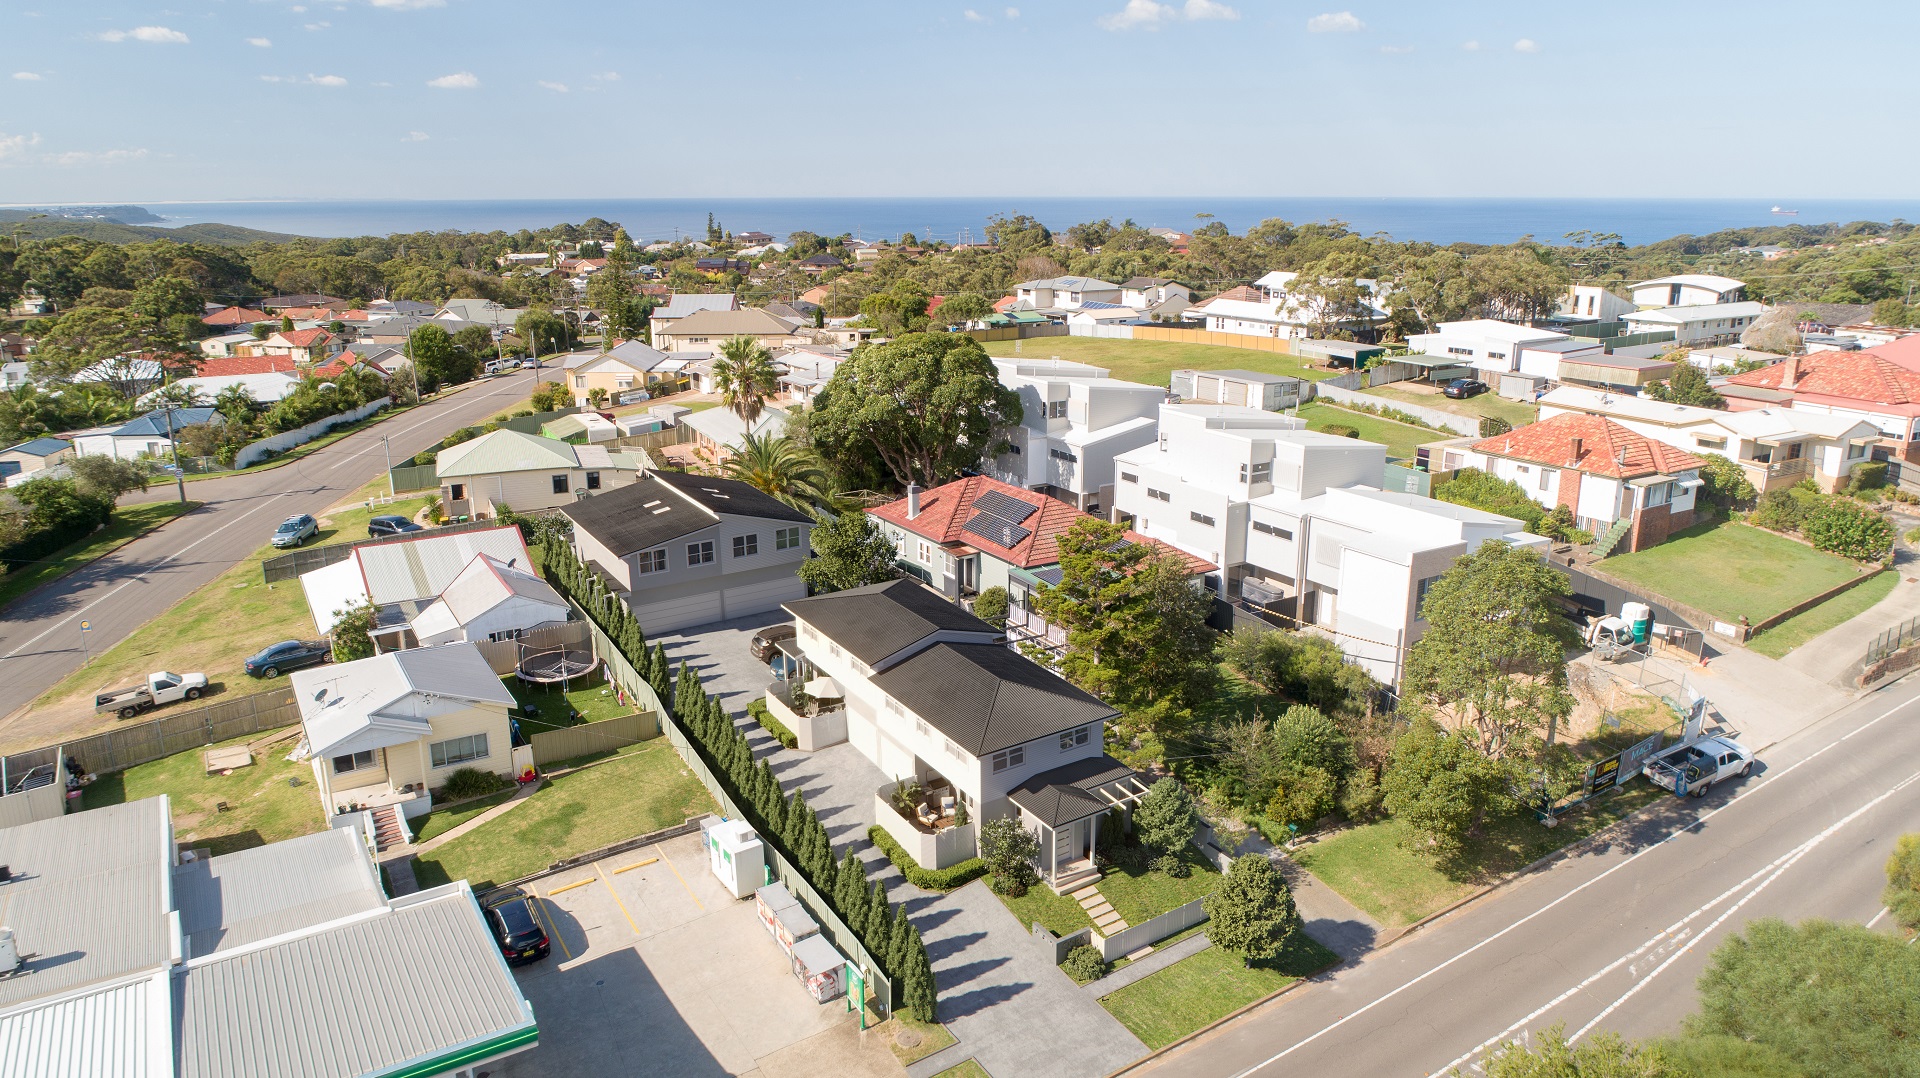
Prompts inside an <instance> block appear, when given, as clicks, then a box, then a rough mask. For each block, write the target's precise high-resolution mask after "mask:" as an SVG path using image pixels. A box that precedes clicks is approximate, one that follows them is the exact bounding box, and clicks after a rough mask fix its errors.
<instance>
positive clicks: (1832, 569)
mask: <svg viewBox="0 0 1920 1078" xmlns="http://www.w3.org/2000/svg"><path fill="white" fill-rule="evenodd" d="M1600 568H1601V569H1603V570H1605V571H1606V572H1607V573H1609V574H1611V575H1613V576H1617V577H1622V578H1624V579H1626V580H1631V581H1633V582H1634V583H1636V584H1641V585H1644V586H1646V587H1648V588H1652V589H1653V590H1654V591H1657V592H1659V593H1660V594H1662V595H1665V596H1667V597H1668V598H1671V599H1678V600H1679V601H1680V602H1683V603H1686V604H1688V605H1690V606H1695V607H1698V608H1700V609H1701V610H1704V611H1706V612H1707V613H1709V614H1712V615H1713V616H1714V617H1717V618H1721V619H1724V620H1726V621H1734V620H1737V619H1739V618H1741V617H1745V618H1747V619H1748V620H1750V621H1753V622H1760V621H1764V620H1766V619H1767V618H1770V617H1772V616H1774V615H1775V614H1778V613H1780V612H1781V611H1782V610H1785V609H1787V608H1788V607H1790V606H1792V605H1794V604H1795V603H1799V602H1804V601H1805V600H1807V599H1811V598H1813V597H1814V596H1816V595H1818V594H1820V593H1821V592H1823V591H1826V590H1827V589H1829V588H1833V587H1837V586H1839V585H1841V584H1844V583H1846V582H1847V581H1848V580H1850V579H1852V578H1853V577H1854V576H1856V575H1857V574H1858V573H1859V569H1858V568H1857V567H1855V565H1854V564H1853V563H1852V562H1850V561H1848V560H1847V559H1845V558H1841V557H1835V556H1834V555H1832V554H1823V553H1821V552H1820V551H1818V550H1815V549H1813V548H1812V547H1809V546H1803V545H1801V544H1799V543H1796V542H1794V541H1793V540H1791V539H1788V538H1786V537H1785V536H1780V535H1775V534H1773V533H1772V532H1769V531H1763V530H1762V529H1760V528H1756V527H1753V526H1752V525H1749V524H1736V523H1733V522H1731V521H1716V522H1713V523H1709V524H1696V525H1694V526H1693V527H1691V528H1685V529H1682V530H1681V531H1678V532H1675V533H1674V534H1673V535H1672V536H1670V537H1668V539H1667V541H1666V542H1664V543H1661V544H1659V545H1658V546H1654V547H1650V548H1648V549H1646V550H1642V551H1640V552H1639V553H1636V554H1621V555H1618V556H1617V557H1612V558H1608V559H1607V560H1606V561H1604V562H1602V563H1601V565H1600Z"/></svg>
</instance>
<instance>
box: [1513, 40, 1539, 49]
mask: <svg viewBox="0 0 1920 1078" xmlns="http://www.w3.org/2000/svg"><path fill="white" fill-rule="evenodd" d="M1513 51H1514V52H1539V51H1540V43H1539V42H1538V41H1535V40H1534V39H1532V38H1530V37H1523V38H1521V39H1520V40H1518V41H1516V42H1514V43H1513Z"/></svg>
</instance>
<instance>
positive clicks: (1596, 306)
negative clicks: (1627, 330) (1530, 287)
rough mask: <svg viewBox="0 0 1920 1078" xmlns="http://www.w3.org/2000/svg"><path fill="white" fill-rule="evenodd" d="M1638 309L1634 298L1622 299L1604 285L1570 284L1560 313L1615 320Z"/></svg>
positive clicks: (1563, 297) (1604, 320)
mask: <svg viewBox="0 0 1920 1078" xmlns="http://www.w3.org/2000/svg"><path fill="white" fill-rule="evenodd" d="M1638 309H1639V308H1638V307H1637V306H1635V304H1634V302H1633V301H1632V300H1630V299H1621V298H1620V297H1619V296H1616V295H1614V294H1613V293H1612V292H1611V291H1609V290H1608V289H1607V288H1606V286H1604V285H1597V284H1576V285H1569V286H1568V287H1567V294H1566V295H1564V296H1562V297H1560V313H1561V314H1563V315H1566V316H1568V317H1569V318H1583V319H1591V320H1593V321H1595V322H1615V321H1618V320H1619V319H1620V316H1621V315H1623V314H1627V313H1629V312H1631V311H1635V310H1638Z"/></svg>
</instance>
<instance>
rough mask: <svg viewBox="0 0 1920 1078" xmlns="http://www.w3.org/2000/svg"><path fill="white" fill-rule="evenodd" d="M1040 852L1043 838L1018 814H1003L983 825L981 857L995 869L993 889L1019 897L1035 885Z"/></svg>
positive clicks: (981, 829)
mask: <svg viewBox="0 0 1920 1078" xmlns="http://www.w3.org/2000/svg"><path fill="white" fill-rule="evenodd" d="M1039 856H1040V840H1039V839H1037V838H1035V837H1034V835H1033V832H1031V831H1029V830H1027V829H1026V827H1024V826H1022V825H1021V823H1020V819H1019V817H1017V816H1002V817H1000V818H999V819H997V820H988V821H987V822H986V823H983V824H981V825H980V858H981V860H983V861H985V862H986V863H987V868H988V870H989V871H991V872H992V873H993V889H994V890H995V891H997V892H999V893H1001V894H1004V895H1012V896H1013V897H1014V898H1019V897H1020V896H1021V895H1024V894H1026V893H1027V888H1028V887H1030V886H1032V885H1033V881H1034V872H1033V861H1034V860H1035V859H1036V858H1038V857H1039Z"/></svg>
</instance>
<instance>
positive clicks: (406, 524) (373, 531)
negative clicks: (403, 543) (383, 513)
mask: <svg viewBox="0 0 1920 1078" xmlns="http://www.w3.org/2000/svg"><path fill="white" fill-rule="evenodd" d="M418 531H426V529H425V528H422V527H421V526H420V525H418V524H415V523H414V522H413V521H411V520H408V519H407V518H406V517H402V516H387V517H374V518H373V519H372V520H369V521H367V536H368V538H372V539H379V538H382V537H384V536H388V535H410V534H412V533H413V532H418Z"/></svg>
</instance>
